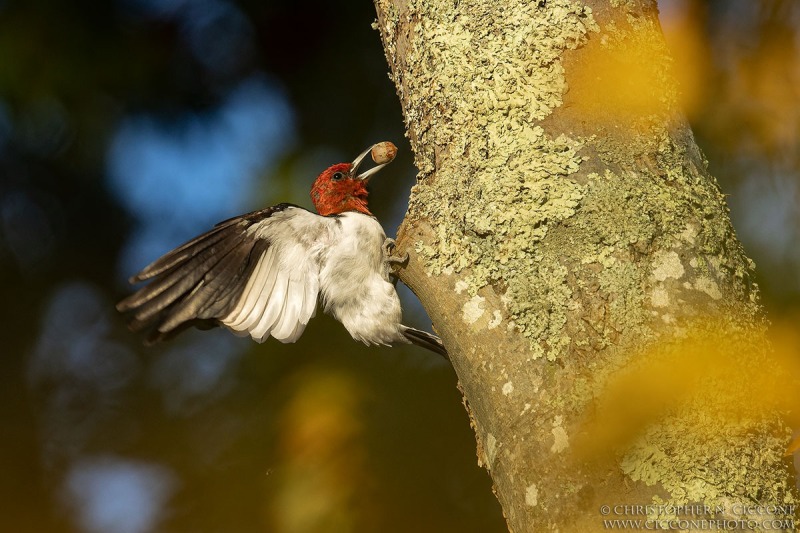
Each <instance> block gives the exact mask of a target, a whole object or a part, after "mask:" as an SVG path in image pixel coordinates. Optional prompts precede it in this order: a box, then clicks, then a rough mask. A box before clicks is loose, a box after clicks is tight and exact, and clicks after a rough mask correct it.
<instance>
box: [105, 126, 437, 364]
mask: <svg viewBox="0 0 800 533" xmlns="http://www.w3.org/2000/svg"><path fill="white" fill-rule="evenodd" d="M392 150H393V151H392ZM387 152H388V153H387ZM369 153H372V159H373V161H374V162H375V163H377V166H374V167H373V168H371V169H369V170H366V171H364V172H363V173H361V174H358V169H359V167H360V165H361V163H362V161H363V160H364V159H365V158H366V156H367V154H369ZM395 153H396V148H395V147H394V145H393V144H392V143H390V142H388V141H384V142H383V143H376V144H373V145H372V146H370V147H369V148H367V149H366V150H364V151H363V152H362V153H361V154H360V155H358V157H356V158H355V159H354V160H353V162H352V163H339V164H336V165H332V166H330V167H328V168H327V169H325V170H324V171H323V172H322V173H321V174H319V176H318V177H317V178H316V180H315V181H314V184H313V186H312V187H311V201H312V203H313V204H314V208H315V209H316V213H314V212H312V211H310V210H307V209H305V208H303V207H300V206H298V205H294V204H290V203H281V204H277V205H273V206H271V207H267V208H266V209H261V210H258V211H253V212H250V213H246V214H243V215H240V216H237V217H233V218H229V219H227V220H224V221H222V222H220V223H218V224H216V225H215V226H214V227H213V228H212V229H211V230H209V231H207V232H205V233H203V234H201V235H199V236H197V237H195V238H194V239H191V240H190V241H188V242H186V243H185V244H183V245H181V246H179V247H177V248H175V249H174V250H172V251H170V252H168V253H166V254H164V255H163V256H162V257H160V258H159V259H157V260H155V261H154V262H153V263H151V264H150V265H148V266H146V267H145V268H144V269H143V270H142V271H141V272H139V273H138V274H136V275H134V276H133V277H131V278H130V280H129V281H130V283H131V284H136V283H139V282H147V284H146V285H144V286H142V287H141V288H139V289H138V290H137V291H136V292H134V293H133V294H131V295H130V296H128V297H127V298H125V299H123V300H122V301H120V302H119V303H118V304H117V309H118V310H119V311H120V312H122V313H124V314H126V315H127V316H128V326H129V327H130V329H131V330H132V331H134V332H141V331H146V332H148V334H147V337H146V342H147V343H148V344H152V343H156V342H159V341H163V340H167V339H169V338H171V337H173V336H174V335H176V334H177V333H179V332H181V331H183V330H184V329H186V328H188V327H191V326H195V327H197V328H199V329H209V328H212V327H216V326H221V327H224V328H226V329H228V330H230V331H231V332H233V333H234V334H236V335H238V336H248V335H249V336H250V337H252V339H253V340H255V341H257V342H259V343H262V342H264V341H266V340H267V339H268V338H269V337H272V338H274V339H277V340H278V341H280V342H283V343H292V342H295V341H297V340H298V339H299V338H300V336H301V335H302V334H303V331H304V330H305V328H306V325H307V324H308V322H309V320H311V318H313V317H314V316H315V315H316V312H317V306H318V304H319V303H321V304H322V308H323V310H324V312H325V313H327V314H330V315H332V316H333V317H334V318H335V319H336V320H338V321H339V322H341V323H342V325H343V326H344V327H345V329H346V330H347V331H348V332H349V333H350V335H351V336H352V337H353V339H355V340H356V341H360V342H362V343H364V344H366V345H368V346H371V345H386V346H391V345H393V344H397V343H411V344H414V345H417V346H420V347H423V348H426V349H428V350H430V351H432V352H434V353H437V354H439V355H441V356H443V357H445V358H447V357H448V355H447V350H446V349H445V347H444V345H443V344H442V341H441V339H440V338H439V337H438V336H436V335H434V334H432V333H428V332H426V331H421V330H418V329H415V328H412V327H409V326H405V325H403V324H402V323H401V319H402V310H401V306H400V299H399V298H398V296H397V291H396V289H395V284H394V283H393V282H392V281H393V279H392V276H391V274H392V267H393V266H394V265H395V264H396V263H403V262H405V261H407V260H408V254H405V256H404V257H397V256H393V255H392V254H391V252H392V250H393V249H394V240H393V239H390V238H387V237H386V234H385V233H384V230H383V228H382V227H381V225H380V223H379V222H378V220H377V219H376V218H375V216H374V215H373V214H372V213H371V212H370V210H369V205H368V201H367V200H368V195H369V192H368V190H367V183H368V182H369V179H370V178H371V177H372V176H374V175H375V174H376V173H377V172H378V171H379V170H381V169H382V168H383V167H385V166H386V165H387V164H388V163H390V162H391V160H392V159H393V158H394V154H395ZM376 154H377V155H376ZM394 281H396V280H394Z"/></svg>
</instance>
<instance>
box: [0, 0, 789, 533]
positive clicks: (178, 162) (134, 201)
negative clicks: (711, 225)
mask: <svg viewBox="0 0 800 533" xmlns="http://www.w3.org/2000/svg"><path fill="white" fill-rule="evenodd" d="M659 4H660V9H661V20H662V24H663V26H664V30H665V33H666V35H667V39H668V42H669V45H670V47H671V48H672V50H673V53H674V55H675V59H676V61H675V65H676V71H677V74H678V76H679V78H680V81H681V85H682V88H683V95H684V102H683V104H684V108H685V109H686V113H687V116H688V117H689V120H690V121H691V123H692V126H693V128H694V131H695V134H696V137H697V141H698V143H699V144H700V145H701V147H702V148H703V150H704V151H705V153H706V155H707V157H708V159H709V162H710V166H711V169H712V172H713V174H714V175H715V176H716V177H717V179H718V180H719V181H720V183H721V186H722V189H723V190H724V191H725V192H726V193H727V194H728V195H729V197H728V200H729V203H730V207H731V211H732V216H733V219H734V225H735V226H736V228H737V231H738V234H739V237H740V238H741V240H742V241H743V243H744V244H745V247H746V248H747V250H748V253H749V255H750V256H751V257H752V258H753V259H754V260H755V261H756V264H757V267H758V275H759V280H760V284H761V287H762V289H763V296H764V303H765V305H766V306H767V308H768V310H769V312H770V313H771V315H772V316H773V317H777V318H780V317H783V316H787V315H789V314H791V313H793V312H794V310H795V309H796V308H797V306H798V301H799V300H800V274H799V272H800V269H798V266H799V265H798V264H799V263H800V249H799V248H798V246H797V244H798V242H800V239H799V238H798V231H800V225H799V224H798V220H800V213H799V212H798V205H800V202H799V200H800V191H799V189H800V174H799V171H800V150H798V148H800V61H798V52H799V51H800V50H799V48H798V47H799V45H800V43H798V28H800V4H798V3H797V2H796V1H795V0H764V1H760V2H756V1H753V0H716V1H709V2H705V1H698V0H665V1H662V2H659ZM374 18H375V14H374V9H373V7H372V4H371V2H369V1H368V0H362V1H360V2H354V1H351V0H347V1H345V0H341V1H334V2H331V1H325V2H323V1H313V0H310V1H307V2H292V1H289V0H267V1H265V0H259V1H256V0H240V1H235V0H107V1H105V2H97V1H94V0H92V1H89V0H73V1H70V2H67V1H63V0H62V1H57V0H28V1H25V2H22V1H13V0H0V283H1V284H0V290H2V292H1V293H0V296H2V300H1V301H2V305H1V306H0V324H1V325H0V331H2V348H1V350H2V358H0V365H2V367H1V369H0V380H1V382H2V385H1V386H0V415H2V425H1V426H0V432H1V434H2V447H0V453H1V454H2V455H0V467H2V476H0V491H2V493H0V502H2V507H3V511H2V513H0V524H1V525H2V529H3V530H4V531H14V532H29V531H30V532H43V531H47V532H91V533H93V532H117V533H140V532H142V533H143V532H150V531H174V532H188V531H192V532H261V531H270V532H273V531H274V532H287V533H291V532H309V531H335V532H350V531H352V532H372V531H382V532H406V531H410V530H414V531H418V532H428V531H430V532H434V531H436V532H440V531H459V532H495V531H496V532H500V531H505V525H504V521H503V519H502V514H501V511H500V507H499V505H498V504H497V502H496V501H495V498H494V496H493V495H492V492H491V484H490V481H489V478H488V475H487V474H486V473H485V472H484V471H483V470H481V469H479V468H478V466H477V464H476V458H475V440H474V435H473V434H472V431H471V429H470V427H469V423H468V420H467V416H466V414H465V412H464V409H463V407H462V405H461V398H460V395H459V393H458V391H457V389H456V380H455V376H454V373H453V372H452V370H451V369H449V368H448V367H447V365H446V364H444V363H443V362H442V361H440V360H439V359H437V358H436V357H433V356H431V355H430V354H428V353H424V352H422V351H421V350H419V349H414V348H405V347H398V348H392V349H388V348H372V349H368V348H366V347H363V346H360V345H358V344H356V343H355V342H353V341H352V340H351V339H350V338H349V336H348V334H347V333H346V331H345V330H344V329H343V328H342V327H341V326H340V325H339V324H338V323H336V322H334V321H333V320H332V319H330V318H328V317H324V316H319V317H318V318H317V319H315V320H314V321H312V323H311V324H310V325H309V327H308V329H307V330H306V333H305V335H304V336H303V337H302V339H301V340H300V341H299V342H298V343H297V344H296V345H288V346H285V345H282V344H280V343H277V342H267V343H265V344H264V345H257V344H255V343H253V342H251V341H248V340H246V339H239V338H235V337H233V336H232V335H229V334H226V333H225V332H223V331H219V330H216V331H209V332H197V331H189V332H187V333H185V334H183V335H181V336H180V337H178V338H177V339H176V340H175V341H174V342H172V343H169V344H166V345H161V346H157V347H154V348H145V347H144V346H143V345H142V344H141V338H140V337H138V336H136V335H133V334H131V333H129V332H128V331H127V330H126V328H125V326H124V324H123V322H122V320H121V318H120V317H119V316H118V314H117V313H116V312H115V310H114V303H115V302H116V301H117V300H118V299H120V298H121V297H122V296H123V295H125V294H127V293H128V291H129V287H128V286H127V284H126V281H125V280H126V279H127V277H128V276H130V275H131V274H133V273H135V272H136V271H137V270H138V269H139V268H141V267H142V266H144V265H145V264H147V263H148V262H150V261H151V260H152V259H154V258H155V257H157V256H158V255H160V254H161V253H163V252H165V251H167V250H168V249H170V248H172V247H174V246H175V245H177V244H179V243H181V242H183V241H184V240H186V239H188V238H190V237H192V236H193V235H195V234H197V233H199V232H201V231H204V230H205V229H207V228H208V227H209V226H211V225H213V224H214V223H215V222H217V221H219V220H220V219H223V218H226V217H229V216H233V215H237V214H240V213H242V212H245V211H248V210H252V209H257V208H260V207H263V206H266V205H270V204H274V203H278V202H281V201H289V202H294V203H298V204H300V205H304V206H310V201H309V198H308V189H309V187H310V185H311V183H312V181H313V179H314V178H315V176H316V174H317V173H318V172H319V171H320V170H322V169H323V168H325V167H326V166H328V165H329V164H331V163H334V162H340V161H349V160H351V159H352V158H353V157H354V156H355V155H356V154H357V153H358V152H360V151H361V150H362V149H363V148H365V147H366V146H368V145H369V144H371V143H373V142H377V141H381V140H391V141H393V142H395V143H396V144H397V145H398V146H399V148H400V154H399V155H398V158H397V160H396V161H395V162H394V164H393V165H392V166H390V167H389V168H388V169H387V170H385V171H383V172H382V173H381V175H379V177H378V178H377V179H375V180H373V182H372V197H371V205H372V206H373V207H374V209H373V211H374V212H375V214H376V215H377V216H378V218H379V219H380V220H381V221H382V223H383V224H384V227H385V229H386V231H387V233H388V234H394V232H395V230H396V229H397V226H398V225H399V223H400V220H401V219H402V217H403V214H404V212H405V208H406V202H407V198H408V192H409V189H410V187H411V186H412V184H413V182H414V173H415V171H414V169H413V165H412V159H411V156H410V149H409V147H408V144H407V143H406V142H405V140H404V138H403V123H402V117H401V112H400V106H399V103H398V101H397V98H396V96H395V92H394V87H393V85H392V84H391V82H390V81H389V79H388V77H387V70H388V68H387V66H386V62H385V59H384V57H383V51H382V48H381V44H380V38H379V35H378V33H377V32H376V31H374V30H372V29H371V27H370V24H371V22H372V21H373V20H374ZM402 296H403V298H404V306H405V309H406V317H407V320H406V321H407V323H411V324H413V325H416V326H418V327H421V328H425V329H428V328H429V327H430V324H429V322H428V320H427V318H426V317H425V315H424V311H422V309H421V308H420V307H419V305H418V304H417V303H416V302H415V300H414V299H413V297H412V296H410V295H409V293H408V291H407V290H405V291H403V293H402Z"/></svg>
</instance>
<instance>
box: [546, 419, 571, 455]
mask: <svg viewBox="0 0 800 533" xmlns="http://www.w3.org/2000/svg"><path fill="white" fill-rule="evenodd" d="M562 423H563V418H562V417H561V416H556V417H555V418H554V419H553V429H552V430H551V432H552V433H553V445H552V446H551V447H550V451H551V452H553V453H561V452H563V451H564V450H566V449H567V448H569V436H568V435H567V431H566V430H565V429H564V428H563V427H562V426H561V424H562Z"/></svg>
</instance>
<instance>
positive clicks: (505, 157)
mask: <svg viewBox="0 0 800 533" xmlns="http://www.w3.org/2000/svg"><path fill="white" fill-rule="evenodd" d="M495 9H496V7H495V5H494V4H493V3H491V2H488V3H487V2H474V1H473V2H468V1H464V2H451V1H438V2H436V1H434V2H428V3H427V5H426V14H427V16H426V17H424V18H421V19H418V20H415V21H414V23H413V24H414V26H418V28H416V31H414V32H413V33H412V35H411V36H409V37H408V41H407V43H406V44H405V46H407V54H406V57H405V61H406V63H407V64H408V68H412V69H414V68H415V67H416V66H418V65H420V64H424V65H426V68H417V69H416V72H418V73H421V74H422V75H420V76H415V77H413V78H406V79H403V80H401V81H400V83H398V87H399V91H400V92H401V98H407V99H408V101H409V105H408V106H406V107H405V109H406V122H407V124H408V126H409V128H410V130H412V133H411V134H412V137H413V138H415V139H416V143H415V145H416V147H417V148H418V151H417V154H416V155H417V159H416V162H417V167H418V168H419V170H420V179H422V180H424V179H426V178H427V177H428V176H429V175H430V174H431V173H432V172H434V170H435V171H436V175H437V180H440V183H437V186H436V187H429V186H423V187H418V188H417V189H415V191H414V194H413V195H412V200H411V203H410V205H409V216H413V217H420V218H425V219H428V220H429V221H430V223H431V225H432V227H434V228H437V230H438V234H437V235H436V239H435V240H434V241H433V242H426V243H421V242H420V243H417V248H416V249H417V252H418V253H419V254H420V255H421V256H422V257H423V258H424V259H425V261H426V264H427V266H428V271H429V272H430V273H431V274H434V275H435V274H440V273H462V272H463V273H465V281H466V282H467V291H468V293H469V294H470V295H473V296H474V295H475V294H477V292H478V291H479V290H480V289H481V288H482V287H485V286H487V285H492V286H494V287H495V288H496V290H497V292H498V293H503V294H505V295H506V298H505V300H504V301H505V302H506V303H507V306H508V308H507V309H505V310H504V312H503V315H504V316H507V317H508V318H510V320H511V322H512V323H513V324H515V325H516V327H517V328H518V330H519V331H520V332H521V333H522V334H523V335H525V336H527V337H529V338H530V339H531V347H532V349H533V350H534V353H535V355H536V356H542V355H545V352H546V351H547V352H548V355H549V356H550V357H551V358H552V357H555V354H556V353H558V352H560V351H561V350H562V349H563V347H564V346H566V345H567V344H568V341H566V340H564V339H558V338H556V337H557V334H556V333H557V332H558V331H560V330H561V329H562V328H563V323H564V321H565V317H564V315H563V313H562V312H558V313H555V314H549V313H540V312H538V310H537V309H532V308H531V305H532V304H531V302H542V301H546V300H547V299H548V296H547V295H548V293H549V292H551V291H560V292H563V291H565V290H567V289H566V288H565V285H564V282H563V280H564V277H565V275H566V272H565V269H564V267H563V266H562V265H558V264H555V263H553V262H550V263H547V264H538V262H539V259H540V255H539V254H538V253H537V250H536V247H537V245H538V244H539V243H540V242H541V241H542V240H543V239H544V237H545V236H546V235H547V232H548V230H549V228H550V227H552V226H554V225H556V224H558V223H559V222H561V221H563V220H564V219H566V218H569V217H570V216H572V215H573V214H574V213H575V210H576V208H577V207H578V205H579V204H580V202H581V199H582V198H583V196H584V194H585V191H584V186H583V185H582V184H581V183H579V182H577V181H575V180H572V179H569V176H570V175H571V174H573V173H575V172H576V171H577V170H578V169H579V167H580V164H581V161H582V157H581V156H580V155H579V153H578V152H579V151H580V149H581V144H580V143H579V142H577V141H575V140H574V139H572V138H570V137H569V136H567V135H559V136H556V137H554V138H552V137H550V136H548V135H547V134H546V133H545V131H544V130H543V129H542V128H541V127H539V126H536V125H535V123H536V121H538V120H541V119H543V118H544V117H546V116H547V115H548V114H549V113H550V112H551V111H552V109H554V108H556V107H558V106H559V105H561V103H562V96H563V93H564V91H565V89H566V87H565V78H564V68H563V65H562V63H561V54H562V52H563V50H564V49H568V48H576V47H578V46H580V44H581V43H582V42H584V41H585V39H586V35H587V34H588V33H589V32H590V31H594V30H596V29H597V28H596V25H595V23H594V21H593V18H592V13H591V10H590V9H589V8H587V7H584V6H583V5H582V4H580V3H579V2H573V1H569V0H551V1H549V2H548V3H547V9H542V8H541V7H539V5H538V4H537V3H535V2H529V3H524V4H523V5H520V6H515V7H514V8H513V9H512V8H509V9H506V10H503V9H502V8H500V9H501V13H500V16H499V17H498V16H496V14H494V13H493V12H494V11H495ZM412 11H413V9H412ZM400 16H402V15H401V14H398V13H397V11H396V10H395V11H390V16H389V17H387V18H386V22H385V24H386V27H385V28H384V32H388V33H392V32H393V31H394V29H395V26H396V24H397V17H400ZM395 53H396V50H394V49H389V50H388V51H387V54H388V55H389V56H390V57H391V56H392V55H393V54H395ZM433 125H435V127H433ZM442 167H443V168H442ZM445 181H450V182H449V183H445ZM464 206H467V208H466V210H465V209H464ZM531 274H533V275H535V276H538V277H540V279H543V280H547V281H546V283H545V284H544V285H541V284H540V285H536V284H531V283H530V275H531ZM563 296H564V297H568V294H564V295H563ZM533 305H534V306H535V304H533ZM548 339H551V340H552V342H549V343H548V341H547V340H548ZM541 342H545V343H547V344H548V348H547V350H545V349H544V348H542V345H541Z"/></svg>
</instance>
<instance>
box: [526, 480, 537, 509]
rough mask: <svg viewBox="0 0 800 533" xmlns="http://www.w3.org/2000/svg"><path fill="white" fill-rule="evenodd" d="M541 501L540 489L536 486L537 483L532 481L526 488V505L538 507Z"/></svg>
mask: <svg viewBox="0 0 800 533" xmlns="http://www.w3.org/2000/svg"><path fill="white" fill-rule="evenodd" d="M538 503H539V489H537V488H536V484H535V483H531V484H530V485H528V487H527V488H526V489H525V505H527V506H529V507H536V505H537V504H538Z"/></svg>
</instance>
